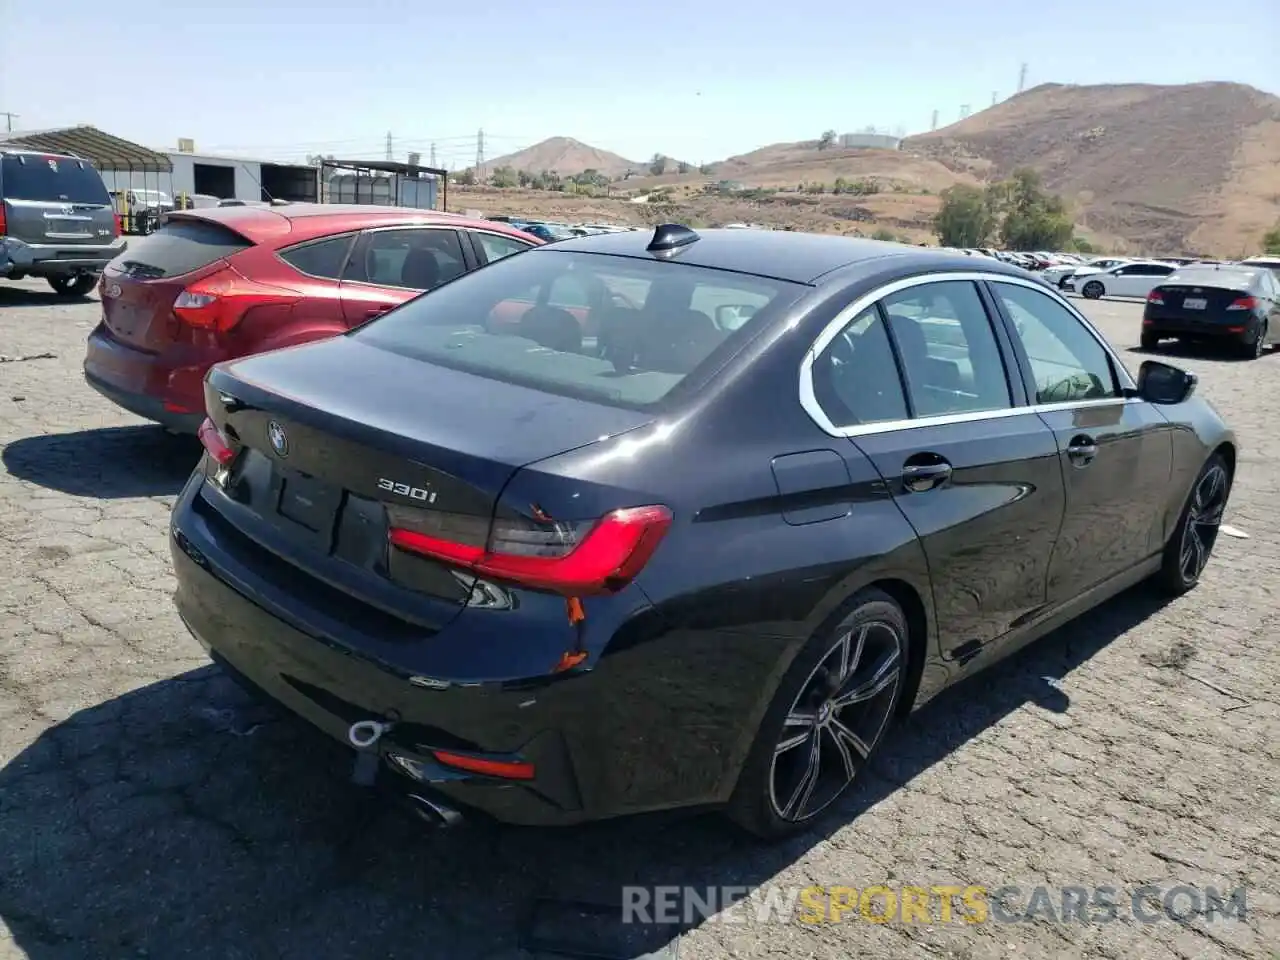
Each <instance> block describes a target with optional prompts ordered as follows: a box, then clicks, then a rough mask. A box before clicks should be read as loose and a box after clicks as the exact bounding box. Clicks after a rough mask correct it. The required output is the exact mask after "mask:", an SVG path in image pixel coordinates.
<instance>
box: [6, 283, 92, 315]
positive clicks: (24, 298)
mask: <svg viewBox="0 0 1280 960" xmlns="http://www.w3.org/2000/svg"><path fill="white" fill-rule="evenodd" d="M97 299H98V298H97V297H94V296H91V295H89V294H85V295H83V296H79V297H71V296H65V297H64V296H60V295H59V294H56V293H54V292H53V289H52V288H51V287H46V288H45V289H43V290H33V289H31V288H30V287H14V286H10V285H9V284H7V283H5V280H4V277H0V310H3V309H4V308H5V307H51V306H54V305H55V304H59V303H65V304H68V305H73V304H78V303H89V302H90V301H93V300H97Z"/></svg>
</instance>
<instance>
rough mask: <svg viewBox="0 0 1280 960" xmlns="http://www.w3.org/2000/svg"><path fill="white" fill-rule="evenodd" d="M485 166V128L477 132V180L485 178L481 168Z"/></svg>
mask: <svg viewBox="0 0 1280 960" xmlns="http://www.w3.org/2000/svg"><path fill="white" fill-rule="evenodd" d="M483 168H484V128H483V127H481V128H480V132H479V133H477V134H476V180H477V181H479V180H482V179H484V178H483V176H481V170H482V169H483Z"/></svg>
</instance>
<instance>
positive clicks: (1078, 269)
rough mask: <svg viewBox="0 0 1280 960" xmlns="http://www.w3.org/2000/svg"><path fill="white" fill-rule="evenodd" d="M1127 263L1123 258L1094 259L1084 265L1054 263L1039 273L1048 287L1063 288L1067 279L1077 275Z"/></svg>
mask: <svg viewBox="0 0 1280 960" xmlns="http://www.w3.org/2000/svg"><path fill="white" fill-rule="evenodd" d="M1128 262H1129V261H1128V260H1126V259H1124V258H1123V257H1094V258H1093V259H1092V260H1089V261H1086V262H1085V263H1055V264H1054V265H1053V266H1051V267H1045V268H1044V269H1043V270H1041V271H1040V276H1042V277H1043V278H1044V280H1045V282H1046V283H1048V284H1049V285H1050V286H1054V287H1061V288H1065V286H1066V281H1067V278H1068V277H1071V276H1074V275H1075V274H1077V273H1087V272H1088V271H1090V270H1109V269H1111V268H1112V267H1118V266H1120V264H1122V263H1128Z"/></svg>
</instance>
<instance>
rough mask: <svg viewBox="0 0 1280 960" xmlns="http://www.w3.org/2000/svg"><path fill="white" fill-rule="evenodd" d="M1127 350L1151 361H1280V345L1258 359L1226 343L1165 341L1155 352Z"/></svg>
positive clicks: (1132, 348)
mask: <svg viewBox="0 0 1280 960" xmlns="http://www.w3.org/2000/svg"><path fill="white" fill-rule="evenodd" d="M1126 349H1127V350H1128V351H1129V353H1137V354H1141V355H1142V356H1144V357H1146V358H1147V359H1149V360H1161V359H1167V360H1226V361H1229V362H1231V361H1234V362H1237V363H1250V362H1253V361H1254V360H1255V359H1257V360H1268V359H1280V345H1276V346H1273V347H1271V349H1269V350H1264V351H1263V352H1262V356H1260V357H1257V358H1254V357H1252V356H1250V355H1248V354H1244V353H1241V352H1240V351H1239V349H1238V348H1237V347H1236V346H1235V345H1234V344H1225V343H1208V344H1194V343H1184V342H1182V341H1180V340H1163V341H1161V343H1160V345H1159V346H1158V347H1156V348H1155V349H1154V350H1147V349H1145V348H1144V347H1140V346H1139V347H1128V348H1126Z"/></svg>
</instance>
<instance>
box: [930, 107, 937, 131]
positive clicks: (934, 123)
mask: <svg viewBox="0 0 1280 960" xmlns="http://www.w3.org/2000/svg"><path fill="white" fill-rule="evenodd" d="M929 129H930V130H937V129H938V111H937V110H935V111H933V122H932V123H931V124H929Z"/></svg>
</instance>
